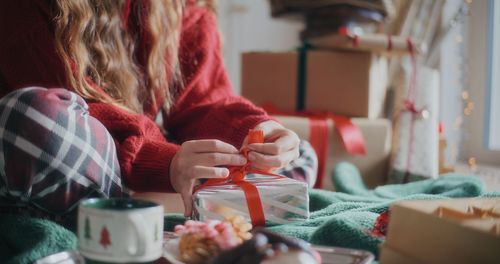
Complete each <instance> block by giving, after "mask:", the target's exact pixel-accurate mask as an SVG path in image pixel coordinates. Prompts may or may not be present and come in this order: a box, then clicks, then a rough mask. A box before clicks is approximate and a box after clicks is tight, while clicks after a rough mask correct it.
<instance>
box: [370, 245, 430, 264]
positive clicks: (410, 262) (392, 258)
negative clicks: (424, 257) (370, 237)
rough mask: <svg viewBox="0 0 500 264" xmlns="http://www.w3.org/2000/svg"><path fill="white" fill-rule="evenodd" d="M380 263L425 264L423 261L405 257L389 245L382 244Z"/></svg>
mask: <svg viewBox="0 0 500 264" xmlns="http://www.w3.org/2000/svg"><path fill="white" fill-rule="evenodd" d="M379 262H380V264H402V263H404V264H424V262H422V261H421V260H418V259H415V258H414V257H411V256H407V255H404V254H402V253H401V252H398V251H397V250H394V249H393V248H391V247H390V246H388V245H387V244H382V246H381V247H380V257H379Z"/></svg>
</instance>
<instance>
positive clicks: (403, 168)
mask: <svg viewBox="0 0 500 264" xmlns="http://www.w3.org/2000/svg"><path fill="white" fill-rule="evenodd" d="M499 10H500V3H498V1H494V0H447V1H442V0H413V1H410V0H372V1H368V0H219V1H218V2H217V13H218V18H219V27H220V30H221V32H222V40H223V54H224V60H225V64H226V68H227V69H228V72H229V75H230V78H231V81H232V83H233V84H234V89H235V90H236V92H237V93H239V94H242V95H243V96H245V97H247V98H249V99H250V100H252V101H254V102H255V103H256V104H259V105H261V106H262V105H266V106H269V105H271V106H272V108H273V109H274V110H277V112H276V115H277V116H281V115H282V114H283V113H285V112H286V113H288V114H289V113H290V111H296V112H303V111H312V112H318V111H320V112H325V111H327V112H330V113H333V114H338V115H342V116H347V117H349V118H352V119H353V120H354V121H355V123H356V122H358V123H360V124H358V125H359V126H360V127H361V130H362V132H363V134H364V135H365V141H366V144H367V146H368V153H367V155H365V156H364V157H358V156H352V157H349V156H350V155H349V154H350V153H346V154H345V156H344V155H343V154H338V153H337V152H336V150H335V149H333V147H331V148H330V150H329V154H327V156H328V161H326V162H327V163H338V162H340V161H343V160H347V161H350V162H353V163H355V164H356V163H358V164H360V165H358V167H360V170H361V171H362V173H364V174H367V173H368V174H370V172H372V171H374V170H375V171H377V172H376V174H377V175H372V176H369V177H368V178H369V179H366V178H365V180H367V181H368V182H370V183H373V184H374V185H377V184H379V183H382V182H387V181H391V180H392V181H400V180H402V179H399V178H401V177H403V178H404V180H408V179H407V178H408V176H407V175H406V177H405V176H400V177H399V178H398V177H396V176H394V175H397V172H398V171H399V172H403V174H405V172H408V171H409V172H411V173H412V174H414V175H419V176H422V177H431V178H432V177H438V175H439V174H441V173H446V172H450V171H458V172H464V173H473V174H475V175H479V176H481V177H483V178H485V179H486V180H487V181H488V182H489V183H490V188H492V189H497V190H500V169H499V168H500V106H499V102H500V82H499V80H498V73H500V40H499V38H500V37H499V35H500V11H499ZM301 56H303V57H302V58H306V59H304V60H305V61H302V60H301V59H300V58H301ZM495 73H496V74H495ZM300 82H302V84H301V83H300ZM298 86H301V87H298ZM411 87H414V88H411ZM412 94H413V95H412ZM287 101H289V102H288V103H287ZM345 102H348V105H347V106H345V105H343V104H345ZM408 103H410V104H408ZM412 111H413V112H412ZM288 116H289V117H290V115H288ZM292 116H293V115H292ZM289 119H290V118H288V119H287V118H285V121H286V122H288V123H286V124H288V125H289V127H291V128H292V129H294V130H296V131H297V130H299V132H300V131H302V130H305V128H304V127H305V126H307V122H305V121H304V122H305V123H300V120H299V121H297V122H299V123H298V124H295V123H293V122H295V121H294V120H292V121H290V120H289ZM381 119H382V120H386V121H388V124H385V125H380V123H377V122H379V121H380V120H381ZM290 122H292V123H290ZM380 126H385V127H386V129H385V130H387V131H385V130H384V129H382V128H380ZM377 131H378V133H381V134H384V135H385V137H384V136H383V135H382V136H380V137H378V138H377V137H375V138H373V137H372V136H371V135H374V134H376V133H377ZM301 133H302V134H301V137H302V138H304V139H310V138H309V135H308V134H307V131H306V132H303V131H302V132H301ZM332 133H333V132H332ZM299 134H300V133H299ZM337 136H338V135H336V134H332V135H331V139H330V141H331V142H332V141H333V142H334V141H335V137H337ZM370 141H387V142H386V144H381V145H380V144H379V145H380V146H375V145H376V144H375V143H371V142H370ZM333 154H338V155H337V157H338V156H340V157H341V158H340V160H339V159H337V160H334V161H332V160H330V158H332V159H335V157H330V156H331V155H333ZM372 156H378V157H379V159H382V161H381V160H378V161H377V162H375V161H374V160H375V159H377V158H374V157H372ZM381 157H383V158H381ZM367 160H368V161H367ZM370 162H371V163H373V164H376V165H374V166H376V167H377V168H376V169H374V168H371V167H368V168H362V167H363V166H364V164H366V163H370ZM381 163H383V164H384V165H383V166H381V165H380V164H381ZM333 166H334V164H327V165H326V170H327V171H325V173H326V174H329V173H330V171H329V169H330V170H331V168H333ZM380 174H383V175H384V176H381V175H380ZM387 175H392V176H387ZM364 176H365V175H364ZM365 177H367V176H365ZM373 177H378V178H379V179H376V180H375V179H372V178H373Z"/></svg>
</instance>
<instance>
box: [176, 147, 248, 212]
mask: <svg viewBox="0 0 500 264" xmlns="http://www.w3.org/2000/svg"><path fill="white" fill-rule="evenodd" d="M246 162H247V161H246V159H245V157H243V156H242V155H240V154H239V151H238V150H237V149H236V148H235V147H233V146H232V145H230V144H227V143H225V142H222V141H220V140H211V139H209V140H192V141H187V142H184V143H183V144H182V146H181V148H180V149H179V151H178V152H177V154H175V156H174V158H173V159H172V163H171V165H170V182H171V184H172V186H173V187H174V189H175V191H177V192H178V193H180V194H181V196H182V201H183V202H184V208H185V211H184V215H185V216H190V215H191V212H192V194H193V187H194V186H195V184H196V181H197V180H198V179H203V178H226V177H228V176H229V170H228V169H227V168H220V167H217V166H242V165H245V164H246Z"/></svg>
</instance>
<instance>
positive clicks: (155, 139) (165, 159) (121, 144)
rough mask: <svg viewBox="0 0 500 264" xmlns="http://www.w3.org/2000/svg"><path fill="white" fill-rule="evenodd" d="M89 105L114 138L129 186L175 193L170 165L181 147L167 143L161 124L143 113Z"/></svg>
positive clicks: (121, 166) (98, 104)
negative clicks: (158, 124) (160, 127)
mask: <svg viewBox="0 0 500 264" xmlns="http://www.w3.org/2000/svg"><path fill="white" fill-rule="evenodd" d="M89 108H90V114H91V115H92V116H94V117H95V118H97V119H98V120H99V121H100V122H101V123H102V124H103V125H104V126H105V127H106V128H107V129H108V131H109V133H110V134H111V135H112V137H113V139H114V140H115V144H116V146H117V150H118V159H119V162H120V168H121V175H122V179H124V181H125V183H126V185H127V187H129V188H130V189H132V190H134V191H143V192H144V191H148V192H172V191H173V188H172V185H171V184H170V175H169V168H170V163H171V161H172V158H173V157H174V155H175V153H176V152H177V150H178V149H179V147H180V146H178V145H176V144H173V143H169V142H167V141H166V140H165V138H164V136H163V134H162V133H161V131H160V129H159V128H158V126H157V125H156V124H155V123H154V122H153V121H152V120H151V119H149V118H148V117H146V116H144V115H138V114H132V113H128V112H126V111H125V110H123V109H120V108H118V107H115V106H112V105H109V104H104V103H90V104H89Z"/></svg>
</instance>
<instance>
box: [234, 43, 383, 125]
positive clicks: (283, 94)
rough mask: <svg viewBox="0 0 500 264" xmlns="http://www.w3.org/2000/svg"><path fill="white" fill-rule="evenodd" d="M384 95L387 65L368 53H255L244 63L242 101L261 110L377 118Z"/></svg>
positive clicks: (247, 56)
mask: <svg viewBox="0 0 500 264" xmlns="http://www.w3.org/2000/svg"><path fill="white" fill-rule="evenodd" d="M300 54H305V55H304V56H303V57H301V56H300ZM301 58H302V59H301ZM386 89H387V60H386V59H385V58H384V57H380V56H377V55H374V54H372V53H368V52H336V51H317V50H311V51H307V52H305V53H301V52H276V53H273V52H251V53H244V54H243V57H242V95H243V96H244V97H246V98H248V99H250V100H251V101H253V102H254V103H256V104H257V105H264V104H267V103H272V104H273V105H275V106H276V107H277V108H278V109H280V110H285V111H294V110H304V109H306V110H312V111H329V112H332V113H335V114H339V115H345V116H349V117H368V118H377V117H379V116H381V114H382V112H383V108H384V101H385V96H386Z"/></svg>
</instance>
